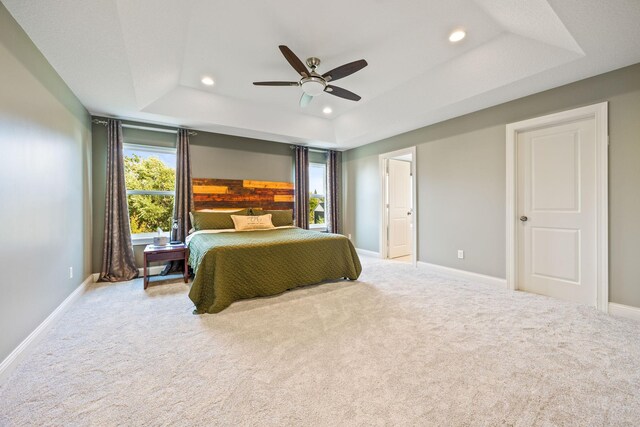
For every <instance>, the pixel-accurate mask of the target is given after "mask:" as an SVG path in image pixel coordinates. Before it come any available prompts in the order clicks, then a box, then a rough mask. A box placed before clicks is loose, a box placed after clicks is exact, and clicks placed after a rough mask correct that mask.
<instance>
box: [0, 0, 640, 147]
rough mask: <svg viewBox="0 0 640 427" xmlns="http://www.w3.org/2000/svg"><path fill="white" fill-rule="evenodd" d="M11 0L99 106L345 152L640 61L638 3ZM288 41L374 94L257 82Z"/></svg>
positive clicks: (70, 78)
mask: <svg viewBox="0 0 640 427" xmlns="http://www.w3.org/2000/svg"><path fill="white" fill-rule="evenodd" d="M2 2H3V3H4V4H5V6H6V7H7V9H8V10H9V11H10V12H11V14H12V15H13V16H14V17H15V19H16V20H17V21H18V22H19V23H20V25H21V26H22V27H23V28H24V30H25V31H26V32H27V34H28V35H29V36H30V37H31V39H32V40H33V41H34V43H35V44H36V45H37V46H38V48H39V49H40V50H41V51H42V53H43V54H44V55H45V57H46V58H47V59H48V61H49V62H50V63H51V64H52V65H53V67H54V68H55V69H56V70H57V71H58V73H59V74H60V75H61V76H62V78H63V79H64V80H65V82H66V83H67V84H68V85H69V87H70V88H71V89H72V90H73V92H74V93H75V94H76V95H77V96H78V98H79V99H80V101H82V103H83V104H84V105H85V106H86V107H87V109H88V110H89V111H90V112H91V113H92V114H96V115H106V116H115V117H121V118H127V119H136V120H140V121H146V122H151V123H162V124H172V125H181V126H187V127H190V128H193V129H200V130H205V131H212V132H219V133H226V134H232V135H239V136H248V137H253V138H261V139H266V140H272V141H279V142H293V143H302V144H309V145H313V146H323V147H333V148H336V149H341V150H342V149H347V148H351V147H356V146H359V145H363V144H366V143H370V142H373V141H376V140H379V139H382V138H385V137H389V136H392V135H395V134H398V133H401V132H405V131H408V130H411V129H416V128H418V127H421V126H426V125H429V124H432V123H436V122H439V121H442V120H445V119H448V118H451V117H456V116H459V115H462V114H466V113H469V112H472V111H476V110H479V109H482V108H486V107H489V106H491V105H496V104H499V103H502V102H505V101H508V100H511V99H515V98H519V97H522V96H525V95H528V94H531V93H535V92H539V91H541V90H545V89H549V88H552V87H556V86H559V85H562V84H566V83H569V82H572V81H576V80H580V79H583V78H586V77H590V76H593V75H596V74H600V73H603V72H606V71H610V70H613V69H616V68H620V67H623V66H626V65H630V64H634V63H637V62H640V25H639V24H638V23H639V22H640V1H638V0H606V1H602V0H549V1H545V0H446V1H445V0H422V1H416V0H413V1H406V0H405V1H398V0H396V1H393V0H350V1H336V0H325V1H324V2H322V3H312V2H301V1H299V0H298V1H294V0H262V1H258V0H256V1H211V0H137V1H131V0H91V1H87V0H39V1H24V0H2ZM456 28H464V29H465V30H466V32H467V37H466V38H465V39H464V40H463V41H461V42H459V43H457V44H452V43H450V42H449V41H448V35H449V33H450V32H451V31H452V30H454V29H456ZM280 44H285V45H287V46H289V47H290V48H291V49H292V50H293V51H294V52H295V53H296V54H297V55H298V56H299V57H300V58H301V59H302V60H303V61H304V60H305V59H306V58H307V57H310V56H317V57H319V58H320V59H321V60H322V63H321V65H320V67H319V69H318V71H319V72H320V73H323V72H325V71H328V70H330V69H332V68H335V67H337V66H339V65H342V64H344V63H347V62H350V61H353V60H356V59H361V58H364V59H366V60H367V62H368V63H369V66H367V67H366V68H364V69H363V70H361V71H359V72H357V73H355V74H353V75H352V76H349V77H346V78H344V79H343V80H340V82H339V83H336V85H338V86H341V87H344V88H345V89H348V90H351V91H353V92H355V93H357V94H359V95H361V96H362V100H361V101H360V102H352V101H348V100H343V99H341V98H337V97H334V96H331V95H329V94H327V93H324V94H322V95H320V96H319V97H317V98H315V99H314V100H313V102H312V103H311V105H310V106H308V107H307V108H304V109H303V108H301V107H299V106H298V99H299V98H300V95H301V89H300V88H297V87H258V86H254V85H252V82H253V81H258V80H286V81H296V80H298V79H299V76H298V75H297V73H296V72H295V71H294V70H293V69H292V68H291V66H290V65H289V64H288V63H287V61H286V60H285V59H284V57H283V56H282V54H281V53H280V51H279V50H278V45H280ZM204 75H210V76H212V77H213V78H214V79H215V81H216V84H215V85H214V86H213V87H212V88H208V87H205V86H204V85H202V84H201V82H200V80H201V78H202V77H203V76H204ZM325 106H330V107H331V108H332V109H333V113H332V114H331V115H330V116H327V115H325V114H323V113H322V109H323V107H325Z"/></svg>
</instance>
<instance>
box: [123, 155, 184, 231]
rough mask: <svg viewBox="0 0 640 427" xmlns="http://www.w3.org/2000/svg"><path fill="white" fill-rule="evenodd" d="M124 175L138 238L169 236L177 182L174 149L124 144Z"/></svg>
mask: <svg viewBox="0 0 640 427" xmlns="http://www.w3.org/2000/svg"><path fill="white" fill-rule="evenodd" d="M123 155H124V176H125V184H126V186H127V203H128V206H129V220H130V223H131V237H132V238H133V239H134V240H141V239H148V238H151V237H153V236H155V235H157V229H158V228H161V229H162V230H163V231H164V232H165V233H164V234H165V235H168V233H169V231H170V230H171V226H172V220H171V219H172V216H173V199H174V194H175V182H176V150H175V149H174V148H163V147H153V146H146V145H134V144H124V149H123Z"/></svg>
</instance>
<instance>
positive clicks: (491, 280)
mask: <svg viewBox="0 0 640 427" xmlns="http://www.w3.org/2000/svg"><path fill="white" fill-rule="evenodd" d="M418 265H419V266H422V267H425V268H427V269H429V270H431V271H433V272H434V273H438V274H442V275H445V276H451V277H454V278H456V279H464V280H470V281H472V282H479V283H484V284H486V285H492V286H495V287H497V288H502V289H506V288H507V279H502V278H500V277H494V276H487V275H486V274H480V273H472V272H471V271H464V270H458V269H457V268H451V267H445V266H442V265H437V264H431V263H428V262H422V261H418Z"/></svg>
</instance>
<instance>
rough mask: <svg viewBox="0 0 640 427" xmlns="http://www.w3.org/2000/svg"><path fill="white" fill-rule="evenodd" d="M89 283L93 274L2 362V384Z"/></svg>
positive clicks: (0, 370)
mask: <svg viewBox="0 0 640 427" xmlns="http://www.w3.org/2000/svg"><path fill="white" fill-rule="evenodd" d="M89 283H93V275H90V276H89V277H87V278H86V279H85V280H84V282H82V283H81V284H80V286H78V287H77V288H76V290H75V291H73V292H71V294H70V295H69V296H68V297H67V298H65V300H64V301H62V302H61V303H60V305H59V306H58V307H57V308H56V309H55V310H53V312H52V313H51V314H50V315H49V316H48V317H47V318H46V319H44V321H43V322H42V323H40V325H38V327H37V328H36V329H35V330H34V331H33V332H31V333H30V334H29V336H28V337H27V338H25V339H24V340H23V341H22V342H21V343H20V344H19V345H18V346H17V347H16V348H15V349H14V350H13V351H12V352H11V353H10V354H9V355H8V356H7V357H6V358H5V359H4V360H3V361H2V363H0V384H1V383H2V382H4V381H5V380H6V379H7V378H8V377H9V374H10V373H11V372H13V370H14V369H15V368H16V366H18V364H19V363H20V362H21V361H22V360H24V358H25V357H27V356H28V355H29V353H30V352H31V350H32V349H33V348H34V346H35V344H37V343H38V341H40V339H41V338H42V337H43V336H44V334H45V332H47V330H49V328H51V326H53V324H54V323H55V322H56V321H57V320H58V318H59V317H60V316H61V315H62V314H63V313H64V312H65V311H66V310H67V309H68V308H69V307H70V306H71V304H73V303H74V302H75V301H76V300H77V299H78V298H79V297H80V296H81V295H82V294H83V293H84V291H85V290H86V288H87V285H88V284H89Z"/></svg>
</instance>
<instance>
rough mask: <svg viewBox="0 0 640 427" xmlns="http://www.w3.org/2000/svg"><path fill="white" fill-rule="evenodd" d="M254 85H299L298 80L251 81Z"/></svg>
mask: <svg viewBox="0 0 640 427" xmlns="http://www.w3.org/2000/svg"><path fill="white" fill-rule="evenodd" d="M253 84H254V85H256V86H300V83H298V82H253Z"/></svg>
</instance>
